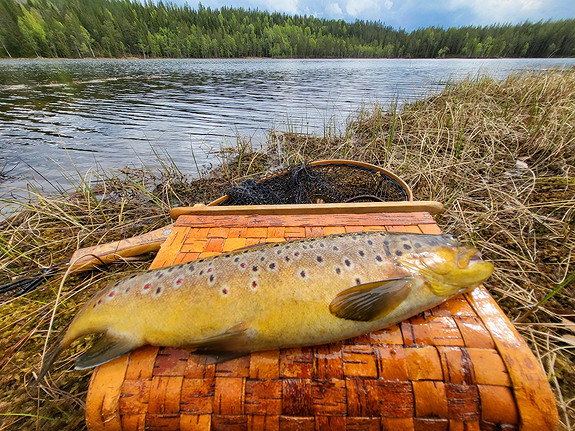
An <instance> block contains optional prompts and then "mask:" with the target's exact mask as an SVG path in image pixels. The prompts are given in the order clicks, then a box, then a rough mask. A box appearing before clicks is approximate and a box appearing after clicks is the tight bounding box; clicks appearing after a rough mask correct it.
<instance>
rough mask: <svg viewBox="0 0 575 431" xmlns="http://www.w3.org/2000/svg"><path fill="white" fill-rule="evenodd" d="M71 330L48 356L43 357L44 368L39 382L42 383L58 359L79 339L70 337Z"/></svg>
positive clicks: (59, 340)
mask: <svg viewBox="0 0 575 431" xmlns="http://www.w3.org/2000/svg"><path fill="white" fill-rule="evenodd" d="M68 335H69V330H67V331H66V332H65V333H64V334H63V335H62V336H60V338H58V340H57V341H56V342H55V343H54V344H53V345H52V347H50V348H49V349H48V351H47V352H46V354H45V355H44V356H43V357H42V367H41V368H40V373H39V374H38V379H37V381H38V382H39V381H41V380H42V379H43V378H44V377H45V376H46V374H48V371H49V370H50V368H51V367H52V364H54V361H55V360H56V358H57V357H58V356H59V355H60V353H62V351H64V349H66V347H68V346H69V345H70V344H71V343H72V341H74V340H75V339H76V338H78V337H73V338H72V337H69V336H68Z"/></svg>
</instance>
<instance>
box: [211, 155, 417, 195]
mask: <svg viewBox="0 0 575 431" xmlns="http://www.w3.org/2000/svg"><path fill="white" fill-rule="evenodd" d="M227 195H228V198H227V199H225V200H223V201H222V202H220V204H219V205H278V204H306V203H321V202H324V203H337V202H374V201H380V202H389V201H407V200H409V197H408V194H407V191H406V190H405V188H404V186H402V185H401V184H400V183H399V182H398V181H397V180H395V179H394V178H392V177H390V176H388V175H386V174H385V173H384V172H382V171H381V170H379V169H377V168H376V167H373V168H371V167H369V166H363V165H354V164H346V163H335V162H334V163H331V162H330V163H325V164H318V165H311V164H304V165H298V166H292V167H290V168H288V169H286V170H284V171H281V172H279V173H276V174H274V175H270V176H267V177H264V178H262V179H259V180H247V181H244V182H243V183H241V184H239V185H237V186H236V187H234V188H232V189H231V190H229V191H228V193H227Z"/></svg>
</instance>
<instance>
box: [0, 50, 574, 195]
mask: <svg viewBox="0 0 575 431" xmlns="http://www.w3.org/2000/svg"><path fill="white" fill-rule="evenodd" d="M572 66H575V59H552V60H546V59H533V60H530V59H527V60H525V59H521V60H507V59H505V60H269V59H267V60H253V59H245V60H244V59H241V60H1V61H0V181H1V182H0V197H3V196H6V195H8V194H12V193H18V194H21V193H20V191H21V190H24V189H25V188H26V183H27V182H28V181H31V182H33V183H34V184H37V185H39V186H41V187H42V188H44V189H45V190H46V191H50V189H51V188H52V185H53V186H56V187H58V186H61V187H63V188H67V182H66V180H65V176H66V175H67V174H71V175H72V177H74V178H75V180H74V181H75V182H76V183H77V182H78V179H77V178H78V173H79V174H81V175H84V174H85V173H86V172H90V171H91V170H93V169H105V170H109V169H112V170H115V169H121V168H123V167H125V166H137V167H139V166H142V165H148V166H149V165H157V159H156V156H155V153H157V154H159V155H160V156H162V155H165V154H169V155H170V156H171V158H172V159H173V160H174V161H175V163H176V164H177V166H178V167H179V168H180V169H181V170H182V172H184V173H187V174H190V175H197V168H196V166H198V167H199V168H200V169H202V168H204V167H208V166H209V165H210V164H216V163H217V159H216V158H215V156H214V154H213V151H215V150H218V149H219V148H220V147H221V146H222V145H225V144H233V143H234V142H235V140H236V137H237V136H242V137H248V138H250V139H251V141H252V143H253V144H254V145H255V146H258V145H261V144H264V143H265V141H266V135H267V132H268V131H270V130H272V129H276V130H280V131H283V130H291V131H296V132H303V133H310V134H319V135H322V134H323V133H324V132H325V131H326V130H327V129H331V130H333V129H334V128H335V129H336V131H337V130H342V129H343V128H344V127H345V121H346V119H348V118H349V116H350V115H353V114H354V113H356V112H357V111H358V110H359V109H360V108H361V107H364V106H370V105H372V104H374V103H379V104H381V105H383V106H384V107H389V106H390V105H391V104H392V103H394V102H397V103H399V104H402V103H405V102H408V101H413V100H416V99H418V98H422V97H425V96H427V95H429V94H432V93H437V92H439V91H441V90H442V89H443V87H444V86H445V84H446V82H447V81H450V80H460V79H463V78H465V77H467V76H477V75H485V74H487V75H489V76H493V77H496V78H505V77H506V76H507V75H508V74H509V73H511V72H515V71H518V70H525V69H536V70H543V69H547V68H551V67H572ZM193 156H195V161H194V157H193ZM76 172H78V173H76ZM50 184H52V185H50Z"/></svg>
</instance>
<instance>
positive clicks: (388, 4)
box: [383, 0, 393, 10]
mask: <svg viewBox="0 0 575 431" xmlns="http://www.w3.org/2000/svg"><path fill="white" fill-rule="evenodd" d="M383 7H384V8H386V9H388V10H389V9H391V8H392V7H393V2H392V1H391V0H385V1H384V2H383Z"/></svg>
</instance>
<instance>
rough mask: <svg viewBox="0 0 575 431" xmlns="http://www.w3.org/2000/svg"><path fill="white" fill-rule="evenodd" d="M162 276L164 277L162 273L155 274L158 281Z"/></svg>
mask: <svg viewBox="0 0 575 431" xmlns="http://www.w3.org/2000/svg"><path fill="white" fill-rule="evenodd" d="M163 276H164V274H163V273H161V272H156V278H157V279H160V278H162V277H163Z"/></svg>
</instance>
